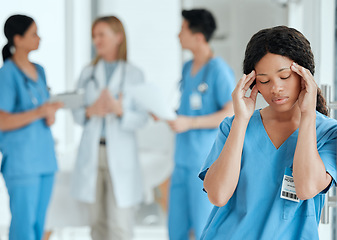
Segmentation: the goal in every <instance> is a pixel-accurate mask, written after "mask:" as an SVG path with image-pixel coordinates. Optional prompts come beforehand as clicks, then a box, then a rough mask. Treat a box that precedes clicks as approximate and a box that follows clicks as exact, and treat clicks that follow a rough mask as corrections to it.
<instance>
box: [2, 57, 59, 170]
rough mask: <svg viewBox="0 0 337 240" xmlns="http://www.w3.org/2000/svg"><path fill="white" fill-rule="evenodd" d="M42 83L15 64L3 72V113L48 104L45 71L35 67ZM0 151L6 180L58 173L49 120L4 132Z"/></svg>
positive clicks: (27, 109)
mask: <svg viewBox="0 0 337 240" xmlns="http://www.w3.org/2000/svg"><path fill="white" fill-rule="evenodd" d="M35 66H36V69H37V71H38V80H37V81H36V82H35V81H33V80H32V79H30V78H29V77H28V76H26V75H25V74H24V73H23V72H22V71H21V70H20V69H19V68H18V67H17V66H16V65H15V63H14V62H13V61H12V60H6V61H5V62H4V65H3V66H2V68H1V69H0V110H1V111H5V112H9V113H20V112H25V111H29V110H32V109H34V108H37V107H38V106H40V105H42V104H43V103H44V102H46V101H47V100H48V98H49V93H48V90H47V85H46V77H45V73H44V70H43V68H42V67H41V66H40V65H38V64H35ZM34 102H35V104H34ZM0 151H1V152H2V155H3V159H2V164H1V172H2V173H3V175H4V176H23V175H32V174H45V173H53V172H55V171H56V170H57V163H56V157H55V151H54V140H53V137H52V134H51V131H50V128H49V127H48V126H47V125H46V124H45V119H39V120H36V121H34V122H32V123H30V124H28V125H26V126H24V127H22V128H19V129H16V130H11V131H0Z"/></svg>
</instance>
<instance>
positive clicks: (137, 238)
mask: <svg viewBox="0 0 337 240" xmlns="http://www.w3.org/2000/svg"><path fill="white" fill-rule="evenodd" d="M136 222H137V225H136V228H135V231H134V238H133V240H168V234H167V227H166V214H165V213H164V212H163V210H162V208H161V207H160V206H159V205H158V204H150V205H144V206H142V207H141V208H140V210H139V212H138V214H137V219H136ZM6 232H7V229H0V233H2V234H0V240H8V237H7V236H6ZM49 240H91V237H90V229H89V227H77V228H62V229H55V230H54V232H53V233H52V235H51V236H50V239H49Z"/></svg>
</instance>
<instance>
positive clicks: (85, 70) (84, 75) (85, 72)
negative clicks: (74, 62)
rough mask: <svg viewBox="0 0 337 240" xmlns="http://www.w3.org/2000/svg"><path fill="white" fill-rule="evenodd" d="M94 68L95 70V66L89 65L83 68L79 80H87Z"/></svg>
mask: <svg viewBox="0 0 337 240" xmlns="http://www.w3.org/2000/svg"><path fill="white" fill-rule="evenodd" d="M94 68H95V65H93V64H91V63H90V64H88V65H86V66H84V68H83V69H82V72H81V78H88V77H89V76H91V75H92V73H93V71H94Z"/></svg>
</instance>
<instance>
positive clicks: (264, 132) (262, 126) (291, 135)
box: [258, 109, 298, 151]
mask: <svg viewBox="0 0 337 240" xmlns="http://www.w3.org/2000/svg"><path fill="white" fill-rule="evenodd" d="M258 119H259V124H261V128H262V129H263V134H264V135H265V138H267V139H268V142H269V143H270V144H271V145H272V147H273V149H274V150H275V151H278V150H280V149H282V148H283V146H284V145H286V144H287V142H288V141H289V139H291V138H292V137H293V136H294V135H295V134H296V133H297V132H298V128H297V129H296V130H295V131H294V132H293V133H292V134H290V136H289V137H288V138H287V139H286V140H284V141H283V143H282V144H281V145H280V146H279V147H278V148H276V147H275V145H274V143H273V141H272V140H271V139H270V137H269V135H268V132H267V130H266V128H265V126H264V124H263V121H262V116H261V109H259V110H258Z"/></svg>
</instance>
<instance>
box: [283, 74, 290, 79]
mask: <svg viewBox="0 0 337 240" xmlns="http://www.w3.org/2000/svg"><path fill="white" fill-rule="evenodd" d="M290 75H291V74H289V76H288V77H281V79H282V80H285V79H288V78H289V77H290Z"/></svg>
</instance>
